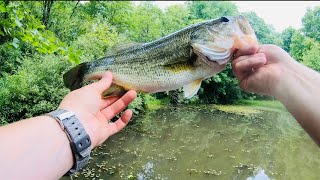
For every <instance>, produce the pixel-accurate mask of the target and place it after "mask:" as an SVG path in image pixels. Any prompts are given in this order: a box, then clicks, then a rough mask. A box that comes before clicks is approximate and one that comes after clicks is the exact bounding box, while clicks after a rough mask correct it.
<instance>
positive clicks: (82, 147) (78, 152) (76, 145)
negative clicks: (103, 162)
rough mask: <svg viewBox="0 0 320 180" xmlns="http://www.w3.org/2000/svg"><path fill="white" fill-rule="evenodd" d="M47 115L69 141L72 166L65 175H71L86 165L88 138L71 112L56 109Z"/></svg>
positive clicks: (88, 156) (89, 148) (88, 152)
mask: <svg viewBox="0 0 320 180" xmlns="http://www.w3.org/2000/svg"><path fill="white" fill-rule="evenodd" d="M47 115H49V116H51V117H54V118H55V120H56V121H57V122H58V124H59V125H60V127H61V129H62V130H63V131H64V133H65V134H66V136H67V137H68V140H69V141H70V144H69V147H70V148H71V150H72V154H73V159H74V165H73V167H72V168H71V169H70V171H68V173H67V175H70V174H73V173H74V172H76V171H78V170H79V169H81V168H83V167H84V166H85V165H86V164H87V163H88V160H89V158H90V152H91V147H90V145H91V140H90V137H89V135H88V134H87V133H86V131H85V129H84V127H83V126H82V124H81V122H80V121H79V119H78V118H77V117H76V116H75V114H74V113H73V112H72V111H67V110H64V109H58V110H55V111H52V112H50V113H48V114H47Z"/></svg>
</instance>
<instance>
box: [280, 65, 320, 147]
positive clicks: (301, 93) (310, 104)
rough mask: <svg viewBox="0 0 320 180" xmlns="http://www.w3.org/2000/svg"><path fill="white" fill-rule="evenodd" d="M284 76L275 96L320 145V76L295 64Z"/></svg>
mask: <svg viewBox="0 0 320 180" xmlns="http://www.w3.org/2000/svg"><path fill="white" fill-rule="evenodd" d="M282 75H283V76H282V78H280V82H278V86H277V88H275V89H276V92H275V93H274V95H275V96H276V98H277V99H279V100H280V101H281V102H282V103H283V104H284V105H285V106H286V108H287V109H288V111H289V112H290V113H291V114H292V115H293V116H294V117H295V119H296V120H297V121H298V123H299V124H300V125H301V126H302V127H303V128H304V129H305V131H306V132H307V133H308V134H309V135H310V136H311V137H312V138H313V140H314V141H315V142H316V143H317V144H318V145H320V96H319V95H320V94H319V93H320V74H319V73H317V72H315V71H313V70H311V69H309V68H307V67H305V66H303V65H301V64H299V63H296V62H293V63H292V64H290V66H288V67H287V68H285V70H284V71H283V73H282Z"/></svg>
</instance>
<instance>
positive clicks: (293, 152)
mask: <svg viewBox="0 0 320 180" xmlns="http://www.w3.org/2000/svg"><path fill="white" fill-rule="evenodd" d="M248 108H249V107H248ZM135 120H136V121H137V122H138V123H137V124H135V125H132V126H130V127H129V128H127V129H126V130H124V131H123V132H121V133H119V134H117V135H115V136H113V137H111V138H110V139H109V140H108V141H107V142H105V143H104V144H103V145H102V146H100V147H99V148H98V149H97V150H95V151H93V153H92V159H91V162H90V164H89V166H87V167H86V168H85V169H84V170H83V171H81V172H80V173H78V174H76V176H74V177H73V179H87V178H90V179H139V180H140V179H141V180H142V179H143V180H145V179H244V180H245V179H248V180H249V179H250V180H256V179H259V180H265V179H266V180H267V179H319V175H318V174H319V172H320V171H319V170H320V154H319V150H318V147H317V146H316V145H315V143H313V142H312V140H311V139H310V138H309V137H308V136H307V135H306V133H305V132H304V131H303V130H302V129H301V128H300V127H299V126H298V124H297V123H296V122H295V120H294V119H293V118H292V117H291V115H290V114H289V113H287V112H281V111H261V113H258V114H248V115H239V114H229V113H224V112H221V111H217V110H215V109H214V108H213V107H210V106H199V107H191V106H188V107H172V108H165V109H160V110H157V111H152V112H147V113H146V114H145V115H143V116H142V117H139V118H137V119H135Z"/></svg>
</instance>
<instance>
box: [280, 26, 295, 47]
mask: <svg viewBox="0 0 320 180" xmlns="http://www.w3.org/2000/svg"><path fill="white" fill-rule="evenodd" d="M296 31H297V30H296V29H294V28H293V27H289V28H286V29H285V30H283V31H282V33H281V39H282V42H283V44H282V48H283V49H284V50H285V51H287V52H288V53H290V45H291V41H292V36H293V34H294V33H295V32H296Z"/></svg>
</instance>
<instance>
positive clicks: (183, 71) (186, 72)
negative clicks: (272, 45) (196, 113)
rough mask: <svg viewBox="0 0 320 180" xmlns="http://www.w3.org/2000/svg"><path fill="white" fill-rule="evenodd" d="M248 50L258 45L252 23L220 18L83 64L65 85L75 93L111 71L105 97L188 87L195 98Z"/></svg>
mask: <svg viewBox="0 0 320 180" xmlns="http://www.w3.org/2000/svg"><path fill="white" fill-rule="evenodd" d="M248 45H254V46H257V45H258V43H257V40H256V36H255V33H254V31H253V29H252V28H251V26H250V25H249V22H248V21H247V19H246V18H245V17H244V16H235V17H229V16H227V17H221V18H219V19H214V20H209V21H205V22H201V23H198V24H194V25H191V26H188V27H186V28H184V29H181V30H179V31H177V32H175V33H172V34H170V35H167V36H165V37H163V38H160V39H158V40H155V41H152V42H149V43H145V44H141V45H134V46H132V47H129V48H126V49H123V50H120V51H118V52H116V53H114V54H111V55H107V56H106V57H103V58H100V59H98V60H95V61H92V62H86V63H82V64H79V65H78V66H76V67H74V68H72V69H71V70H70V71H68V72H67V73H66V74H65V75H64V83H65V85H66V87H68V88H70V89H71V90H74V89H77V88H80V87H81V86H83V85H84V83H85V82H87V81H90V80H96V79H98V77H101V73H104V72H105V71H107V70H110V71H111V72H112V74H113V83H112V86H111V87H110V88H109V89H108V90H106V91H105V92H104V93H103V94H102V97H110V96H120V95H122V94H124V93H125V92H126V91H128V90H130V89H133V90H136V91H138V92H146V93H155V92H163V91H170V90H174V89H178V88H180V87H183V91H184V96H185V97H186V98H191V97H192V96H194V95H195V94H196V93H197V92H198V90H199V88H200V85H201V82H202V80H204V79H206V78H209V77H211V76H213V75H215V74H217V73H219V72H220V71H222V70H223V69H224V67H225V66H226V64H227V63H228V62H229V61H230V59H231V58H232V56H233V54H234V53H235V51H236V50H237V49H240V48H241V47H243V46H248Z"/></svg>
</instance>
